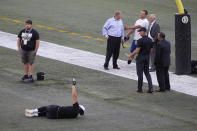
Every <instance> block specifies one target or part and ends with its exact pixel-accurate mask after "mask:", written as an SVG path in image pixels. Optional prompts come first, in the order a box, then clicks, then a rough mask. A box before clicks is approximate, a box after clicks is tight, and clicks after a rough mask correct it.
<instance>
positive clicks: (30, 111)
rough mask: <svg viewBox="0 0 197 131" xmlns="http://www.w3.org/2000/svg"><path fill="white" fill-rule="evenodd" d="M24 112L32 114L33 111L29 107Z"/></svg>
mask: <svg viewBox="0 0 197 131" xmlns="http://www.w3.org/2000/svg"><path fill="white" fill-rule="evenodd" d="M25 113H29V114H33V113H34V112H33V110H31V109H25Z"/></svg>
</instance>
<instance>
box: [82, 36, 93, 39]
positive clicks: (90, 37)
mask: <svg viewBox="0 0 197 131" xmlns="http://www.w3.org/2000/svg"><path fill="white" fill-rule="evenodd" d="M81 37H82V38H87V39H92V38H93V37H92V36H88V35H82V36H81Z"/></svg>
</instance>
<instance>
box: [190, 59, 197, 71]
mask: <svg viewBox="0 0 197 131" xmlns="http://www.w3.org/2000/svg"><path fill="white" fill-rule="evenodd" d="M191 74H197V61H196V60H192V61H191Z"/></svg>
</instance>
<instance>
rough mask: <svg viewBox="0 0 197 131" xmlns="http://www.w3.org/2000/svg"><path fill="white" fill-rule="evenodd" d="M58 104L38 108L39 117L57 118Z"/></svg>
mask: <svg viewBox="0 0 197 131" xmlns="http://www.w3.org/2000/svg"><path fill="white" fill-rule="evenodd" d="M58 109H59V106H58V105H49V106H43V107H40V108H38V116H39V117H47V118H49V119H57V118H58Z"/></svg>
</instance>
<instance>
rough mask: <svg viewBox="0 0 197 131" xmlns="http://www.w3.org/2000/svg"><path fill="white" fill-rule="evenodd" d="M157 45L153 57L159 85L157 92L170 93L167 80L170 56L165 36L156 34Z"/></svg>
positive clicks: (169, 45) (168, 43)
mask: <svg viewBox="0 0 197 131" xmlns="http://www.w3.org/2000/svg"><path fill="white" fill-rule="evenodd" d="M158 40H159V43H158V45H157V47H156V48H157V49H156V56H155V66H156V74H157V80H158V83H159V87H160V89H159V90H158V92H165V91H166V90H169V91H170V80H169V73H168V70H169V66H170V54H171V44H170V42H168V41H167V40H165V34H164V33H162V32H161V33H159V34H158Z"/></svg>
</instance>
